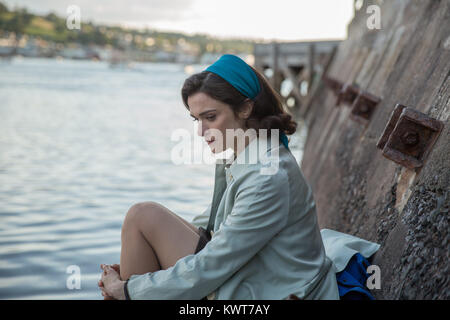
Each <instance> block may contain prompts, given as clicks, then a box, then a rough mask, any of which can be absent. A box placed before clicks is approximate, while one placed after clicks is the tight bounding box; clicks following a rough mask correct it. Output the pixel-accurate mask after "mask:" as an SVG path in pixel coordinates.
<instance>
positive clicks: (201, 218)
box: [191, 205, 211, 229]
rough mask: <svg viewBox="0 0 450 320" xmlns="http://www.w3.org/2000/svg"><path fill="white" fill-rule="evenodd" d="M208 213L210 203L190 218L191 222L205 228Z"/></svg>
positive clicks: (209, 211)
mask: <svg viewBox="0 0 450 320" xmlns="http://www.w3.org/2000/svg"><path fill="white" fill-rule="evenodd" d="M210 213H211V205H209V206H208V208H206V210H205V211H203V213H202V214H200V215H198V216H195V217H194V218H193V219H192V221H191V224H192V225H194V226H196V227H197V228H199V227H203V228H204V229H206V227H207V226H208V222H209V215H210Z"/></svg>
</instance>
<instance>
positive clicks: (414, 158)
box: [377, 104, 444, 169]
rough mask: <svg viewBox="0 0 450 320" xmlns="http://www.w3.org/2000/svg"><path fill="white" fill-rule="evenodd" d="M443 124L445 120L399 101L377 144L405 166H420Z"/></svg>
mask: <svg viewBox="0 0 450 320" xmlns="http://www.w3.org/2000/svg"><path fill="white" fill-rule="evenodd" d="M443 127H444V124H443V123H442V121H439V120H436V119H433V118H430V117H429V116H427V115H426V114H424V113H421V112H419V111H417V110H414V109H412V108H408V107H406V106H404V105H401V104H397V105H396V106H395V108H394V111H392V113H391V118H390V119H389V122H388V124H387V125H386V128H385V129H384V132H383V134H382V135H381V137H380V139H379V140H378V142H377V147H378V148H379V149H381V150H383V152H382V154H383V156H385V157H386V158H388V159H390V160H392V161H394V162H397V163H399V164H401V165H402V166H405V167H407V168H409V169H415V168H420V167H422V166H423V163H424V160H425V159H426V157H427V156H428V154H429V152H430V151H431V149H432V147H433V145H434V143H435V142H436V140H437V138H438V136H439V134H440V133H441V131H442V128H443Z"/></svg>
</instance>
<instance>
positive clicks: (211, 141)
mask: <svg viewBox="0 0 450 320" xmlns="http://www.w3.org/2000/svg"><path fill="white" fill-rule="evenodd" d="M206 142H207V143H208V144H211V143H213V142H214V140H210V141H206Z"/></svg>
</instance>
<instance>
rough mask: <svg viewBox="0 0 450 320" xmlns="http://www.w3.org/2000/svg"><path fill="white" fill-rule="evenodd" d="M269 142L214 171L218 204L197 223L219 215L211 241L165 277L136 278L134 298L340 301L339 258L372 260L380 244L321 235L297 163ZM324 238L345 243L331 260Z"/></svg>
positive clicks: (259, 142) (164, 272)
mask: <svg viewBox="0 0 450 320" xmlns="http://www.w3.org/2000/svg"><path fill="white" fill-rule="evenodd" d="M270 140H271V139H270V138H269V139H263V138H255V139H253V140H252V141H251V142H250V143H249V145H248V146H247V147H246V148H245V150H243V151H242V152H241V153H239V155H238V157H237V158H236V159H235V160H234V161H233V163H232V164H231V165H230V164H223V163H218V164H216V172H215V186H214V196H213V201H212V203H211V205H210V206H209V207H208V209H207V210H206V211H205V212H204V213H203V214H202V215H200V216H197V217H196V218H194V220H193V221H192V223H193V224H194V225H196V226H197V227H199V226H202V227H204V228H205V229H206V226H207V224H208V219H209V216H210V214H211V212H212V213H214V212H216V217H215V223H214V233H213V237H212V239H211V241H210V242H208V244H207V245H206V246H205V248H204V249H203V250H201V251H200V252H198V253H197V254H195V255H194V254H192V255H188V256H186V257H184V258H182V259H180V260H178V261H177V263H176V264H175V265H174V266H172V267H170V268H168V269H167V270H161V271H157V272H154V273H147V274H144V275H133V276H131V278H130V280H129V282H128V286H127V288H128V292H129V295H130V298H131V299H201V298H203V297H205V296H208V299H285V298H286V297H287V296H289V294H295V295H297V296H298V297H299V298H304V299H339V294H338V287H337V282H336V272H337V269H338V267H337V265H336V264H335V263H334V259H336V260H339V263H340V264H339V266H341V265H342V264H344V267H345V264H346V263H347V262H348V260H349V259H350V258H351V256H352V255H353V253H354V252H361V253H362V254H363V255H364V256H366V257H368V256H370V255H372V254H373V253H374V252H375V251H376V250H377V249H378V245H377V244H374V243H371V242H368V241H365V240H362V239H359V238H356V237H352V236H349V235H345V234H342V233H338V232H335V231H332V230H323V231H322V235H321V232H320V230H319V227H318V224H317V215H316V205H315V202H314V199H313V195H312V190H311V188H310V187H309V185H308V183H307V182H306V180H305V178H304V176H303V174H302V172H301V170H300V168H299V166H298V164H297V161H296V159H295V158H294V156H293V155H292V154H291V152H290V151H289V150H287V149H286V148H285V147H284V146H283V145H282V144H278V143H276V144H273V147H272V146H271V143H270ZM265 144H266V146H264V145H265ZM258 146H259V147H258ZM277 152H278V156H277ZM246 156H247V157H248V156H249V157H250V158H249V159H247V162H246V163H243V162H244V160H245V159H246ZM266 156H274V158H273V159H272V160H271V161H270V162H269V163H268V162H267V158H266ZM277 159H278V160H279V161H276V160H277ZM265 160H266V161H265ZM324 232H325V233H324ZM327 232H328V233H327ZM324 234H325V238H326V237H327V236H330V237H331V238H332V237H337V239H338V240H339V241H341V242H340V245H339V246H338V247H333V246H330V247H329V251H330V253H329V254H328V252H327V253H326V248H325V247H324V241H325V242H326V239H323V238H322V237H323V236H324ZM335 240H336V238H335V239H334V240H333V241H332V242H335ZM330 257H331V259H330Z"/></svg>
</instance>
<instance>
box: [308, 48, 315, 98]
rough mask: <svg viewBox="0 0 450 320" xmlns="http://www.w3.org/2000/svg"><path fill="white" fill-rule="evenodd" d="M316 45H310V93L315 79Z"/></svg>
mask: <svg viewBox="0 0 450 320" xmlns="http://www.w3.org/2000/svg"><path fill="white" fill-rule="evenodd" d="M315 51H316V48H315V45H314V43H311V44H310V45H309V66H308V69H309V70H308V71H309V79H308V95H309V93H310V92H311V89H312V85H313V81H314V65H315V63H316V62H315Z"/></svg>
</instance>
